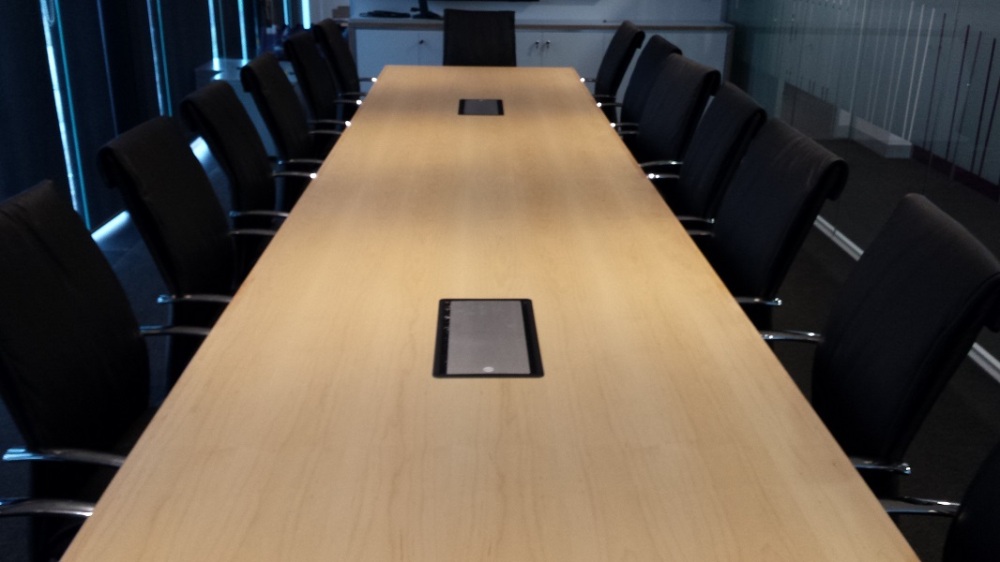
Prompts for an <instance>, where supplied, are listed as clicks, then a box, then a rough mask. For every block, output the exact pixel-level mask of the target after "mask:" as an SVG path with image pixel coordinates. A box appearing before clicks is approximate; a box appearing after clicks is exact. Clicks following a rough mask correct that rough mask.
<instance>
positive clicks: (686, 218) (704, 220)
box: [677, 215, 715, 225]
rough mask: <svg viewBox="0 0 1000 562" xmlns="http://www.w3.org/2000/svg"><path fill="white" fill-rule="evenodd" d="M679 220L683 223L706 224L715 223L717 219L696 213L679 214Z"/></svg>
mask: <svg viewBox="0 0 1000 562" xmlns="http://www.w3.org/2000/svg"><path fill="white" fill-rule="evenodd" d="M677 220H679V221H681V222H682V223H688V224H704V225H713V224H715V219H712V218H708V217H696V216H694V215H678V216H677Z"/></svg>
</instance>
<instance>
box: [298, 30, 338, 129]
mask: <svg viewBox="0 0 1000 562" xmlns="http://www.w3.org/2000/svg"><path fill="white" fill-rule="evenodd" d="M284 47H285V56H286V57H287V58H288V60H289V61H291V63H292V68H293V69H295V77H296V78H297V80H298V83H299V88H300V89H301V90H302V95H303V97H304V98H305V100H306V104H307V105H308V106H309V111H310V112H312V116H313V118H314V119H340V117H341V116H340V111H339V107H340V104H338V103H336V102H337V98H338V97H339V94H338V92H337V84H336V81H335V77H334V74H333V69H332V68H331V66H330V65H329V64H327V62H326V61H325V60H324V59H323V56H322V55H320V52H319V47H318V46H317V45H316V39H315V35H314V34H313V33H312V32H310V31H299V32H297V33H293V34H292V35H291V36H290V37H289V38H288V39H286V40H285V43H284Z"/></svg>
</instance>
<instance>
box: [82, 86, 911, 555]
mask: <svg viewBox="0 0 1000 562" xmlns="http://www.w3.org/2000/svg"><path fill="white" fill-rule="evenodd" d="M462 98H497V99H502V100H503V101H504V109H505V112H506V114H505V115H504V116H502V117H489V116H459V115H458V114H457V110H458V104H459V100H460V99H462ZM442 298H528V299H531V300H532V302H533V306H534V311H535V316H536V322H537V328H538V338H539V343H540V348H541V356H542V362H543V364H544V368H545V376H544V377H542V378H539V379H463V380H447V379H436V378H434V377H432V363H433V353H434V342H435V328H436V314H437V305H438V300H439V299H442ZM914 558H915V557H914V555H913V552H912V551H911V550H910V548H909V546H908V545H907V544H906V542H905V541H904V539H903V538H902V536H901V535H900V534H899V533H898V532H897V531H896V529H895V527H894V525H893V524H892V522H891V521H890V520H889V518H888V517H887V516H886V515H885V514H884V513H883V512H882V511H881V509H880V507H879V504H878V502H877V501H876V499H875V498H874V497H873V496H872V495H871V494H870V492H869V491H868V489H867V488H866V487H865V485H864V483H863V482H862V480H861V479H860V478H859V477H858V475H857V474H856V472H855V471H854V469H853V468H852V467H851V465H850V463H849V461H848V459H847V458H846V457H845V456H844V454H843V453H842V452H841V451H840V449H839V448H838V447H837V445H836V443H835V442H834V440H833V439H832V437H831V436H830V435H829V433H828V432H827V431H826V429H825V428H824V427H823V425H822V423H821V422H820V420H819V419H818V418H817V416H816V415H815V414H814V413H813V411H812V409H811V408H810V406H809V404H808V403H807V401H806V400H805V399H804V398H803V396H802V395H801V394H800V392H799V390H798V389H797V388H796V386H795V385H794V384H793V382H792V381H791V379H790V378H789V377H788V375H787V374H786V373H785V371H784V370H783V368H782V367H781V365H780V364H779V362H778V361H777V360H776V359H775V357H774V355H773V354H772V353H771V351H770V350H769V349H768V347H767V346H766V345H765V344H764V343H763V342H761V340H760V338H759V337H758V335H757V333H756V332H755V330H754V329H753V327H752V326H751V324H750V323H749V322H748V321H747V320H746V318H745V317H744V316H743V314H742V312H741V311H740V308H739V307H738V306H737V305H736V304H735V303H734V302H733V300H732V298H731V297H730V296H729V295H728V293H727V292H726V290H725V288H724V287H723V285H722V284H721V282H720V281H719V280H718V278H717V277H716V276H715V274H714V273H713V272H712V270H711V269H710V267H709V266H708V265H707V263H706V262H705V260H704V259H703V258H702V257H701V255H700V253H699V252H698V250H697V249H696V247H695V246H694V245H693V244H692V242H691V240H690V239H689V237H688V236H687V235H686V234H685V233H684V231H683V229H682V228H681V226H680V224H679V223H678V222H677V221H676V219H675V218H674V217H673V215H672V214H671V213H670V211H669V209H668V208H667V207H666V206H665V205H664V204H663V201H662V199H660V197H659V196H658V194H657V193H656V191H655V190H654V189H653V187H652V186H651V185H650V184H649V182H648V181H647V180H646V179H645V177H644V176H643V174H642V172H641V171H640V169H639V167H638V166H637V165H636V163H635V161H634V160H633V159H632V157H631V156H630V155H629V153H628V151H627V150H626V149H625V147H624V146H623V145H622V143H621V142H620V140H619V139H618V138H617V136H616V135H615V133H614V131H613V130H612V129H611V128H610V127H609V126H608V123H607V120H606V119H605V118H604V116H603V114H602V113H601V112H600V111H599V110H598V109H597V108H596V107H594V105H593V102H592V100H591V99H590V98H589V94H588V92H587V90H586V88H585V87H584V86H583V85H582V84H581V83H580V82H579V80H578V77H577V75H576V74H575V72H573V71H572V70H571V69H544V68H506V69H500V68H490V69H487V68H456V67H452V68H444V67H401V66H390V67H386V69H385V71H384V72H383V74H382V76H381V79H380V81H379V82H378V83H377V85H375V87H374V88H373V90H372V92H371V93H370V95H369V96H368V98H367V99H366V101H365V103H364V105H363V106H362V107H361V108H360V110H359V111H358V113H357V115H356V117H355V119H354V125H353V126H352V127H351V128H350V130H349V131H348V132H347V133H346V134H345V135H344V136H343V137H342V139H341V140H340V141H339V142H338V144H337V146H336V147H335V149H334V150H333V152H332V153H331V155H330V156H329V158H328V159H327V161H326V162H325V164H324V166H323V168H322V170H321V172H320V177H319V178H317V179H316V180H315V181H314V182H313V184H312V185H311V186H310V187H309V189H308V190H307V191H306V193H305V195H304V196H303V197H302V199H301V200H300V201H299V203H298V205H297V206H296V208H295V209H294V210H293V212H292V215H291V217H290V218H289V220H288V221H287V223H286V224H285V225H284V227H283V228H282V229H281V231H280V233H279V235H278V236H277V237H276V238H275V239H274V241H273V242H272V244H271V246H270V247H269V249H268V250H267V252H266V253H265V255H264V256H263V258H262V259H261V261H260V262H259V264H258V266H257V267H256V268H255V269H254V271H253V272H252V273H251V275H250V276H249V278H248V279H247V280H246V282H245V284H244V285H243V287H242V288H241V289H240V291H239V293H238V294H237V295H236V297H235V299H234V301H233V303H232V304H231V305H230V306H229V308H228V310H227V311H226V312H225V314H224V315H223V317H222V318H221V319H220V321H219V323H218V324H217V326H216V327H215V329H214V330H213V331H212V334H211V336H210V337H209V338H208V339H207V340H206V341H205V343H204V345H203V347H202V349H201V350H200V351H199V353H198V354H197V356H196V357H195V359H194V360H193V362H192V363H191V365H190V366H189V368H188V369H187V371H186V372H185V374H184V375H183V377H182V378H181V380H180V382H179V383H178V385H177V386H176V387H175V388H174V390H173V392H172V393H171V395H170V396H169V398H168V399H167V402H166V403H165V404H164V405H163V407H162V409H161V410H160V412H159V414H158V415H157V417H156V418H155V419H154V420H153V422H152V424H151V425H150V427H149V428H148V430H147V431H146V433H145V434H144V435H143V437H142V439H141V441H140V442H139V444H138V445H137V446H136V448H135V449H134V451H133V453H132V454H131V456H130V457H129V459H128V461H127V462H126V464H125V466H124V467H123V468H122V469H121V471H120V473H119V475H118V477H117V478H116V479H115V480H114V482H113V483H112V485H111V487H110V488H109V489H108V490H107V492H106V493H105V495H104V497H103V498H102V500H101V502H100V503H99V504H98V506H97V510H96V513H95V515H94V516H93V517H92V518H91V519H90V520H89V521H88V522H87V524H86V525H85V526H84V528H83V530H82V532H81V533H80V535H79V536H78V537H77V540H76V541H75V542H74V544H73V545H72V547H71V550H70V552H69V553H68V554H67V556H66V558H65V559H66V560H92V561H101V562H106V561H118V560H121V561H161V560H164V561H165V560H171V561H174V560H176V561H199V560H205V561H229V560H232V561H247V560H251V561H252V560H261V561H264V560H267V561H271V560H290V561H313V560H352V561H354V560H427V561H435V562H440V561H448V560H460V561H469V560H511V561H529V560H543V561H552V560H558V561H563V560H567V561H568V560H573V561H579V560H769V561H770V560H794V561H803V560H836V561H843V560H900V559H914Z"/></svg>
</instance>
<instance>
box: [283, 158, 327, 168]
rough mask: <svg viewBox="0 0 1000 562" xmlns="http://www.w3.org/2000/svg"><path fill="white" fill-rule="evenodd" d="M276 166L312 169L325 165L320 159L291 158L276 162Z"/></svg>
mask: <svg viewBox="0 0 1000 562" xmlns="http://www.w3.org/2000/svg"><path fill="white" fill-rule="evenodd" d="M275 164H276V165H278V166H309V167H311V168H319V167H320V166H321V165H322V164H323V160H321V159H319V158H290V159H288V160H276V161H275Z"/></svg>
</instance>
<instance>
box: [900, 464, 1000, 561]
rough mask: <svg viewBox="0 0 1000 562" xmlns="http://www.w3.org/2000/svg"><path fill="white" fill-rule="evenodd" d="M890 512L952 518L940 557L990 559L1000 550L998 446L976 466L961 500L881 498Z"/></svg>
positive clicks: (952, 559)
mask: <svg viewBox="0 0 1000 562" xmlns="http://www.w3.org/2000/svg"><path fill="white" fill-rule="evenodd" d="M882 506H883V507H885V509H886V511H887V512H889V513H890V514H893V515H897V516H898V515H936V516H946V517H951V518H952V520H951V525H950V526H949V528H948V534H947V536H946V537H945V543H944V551H943V553H942V557H941V560H943V561H944V562H978V561H982V562H992V561H994V560H996V558H997V553H1000V533H997V528H998V527H1000V446H998V447H994V449H993V451H991V452H990V454H989V455H988V456H987V457H986V460H985V461H983V463H982V464H981V465H980V466H979V470H978V471H977V472H976V475H975V476H974V477H973V479H972V482H971V483H970V484H969V487H968V488H966V490H965V494H963V495H962V501H961V503H952V502H947V501H940V500H931V499H924V498H900V499H895V498H893V499H883V500H882Z"/></svg>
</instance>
